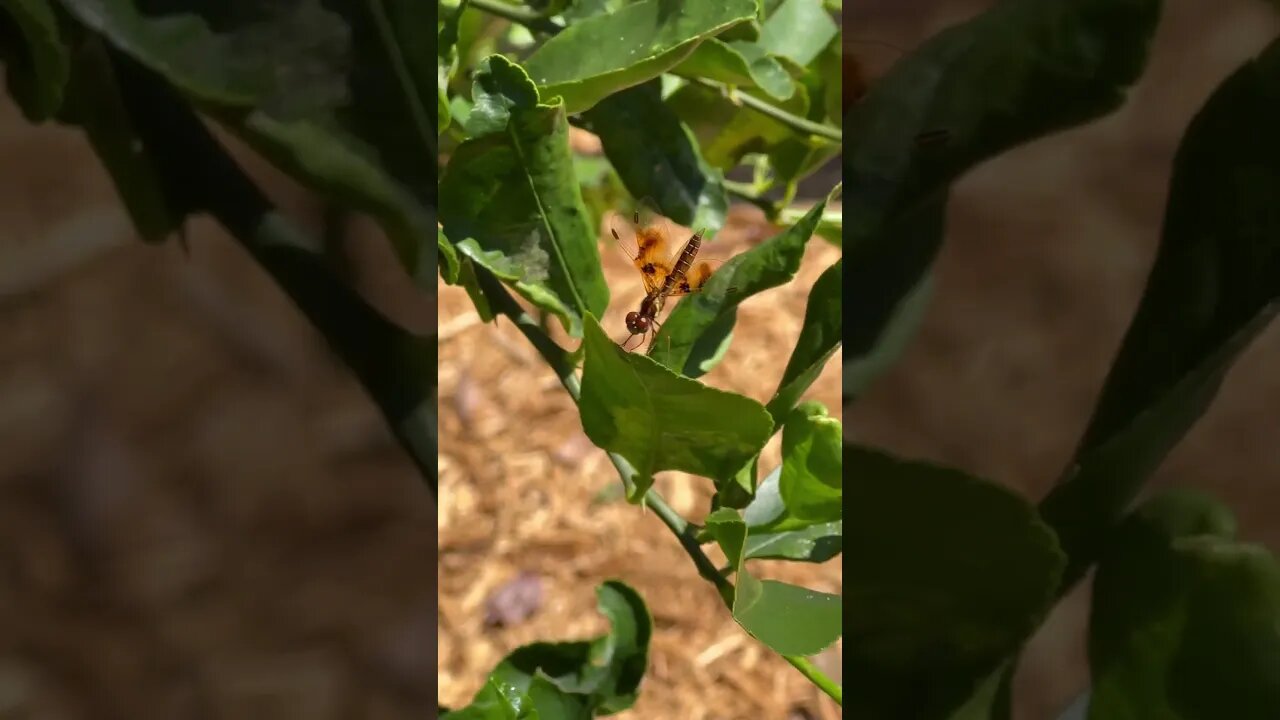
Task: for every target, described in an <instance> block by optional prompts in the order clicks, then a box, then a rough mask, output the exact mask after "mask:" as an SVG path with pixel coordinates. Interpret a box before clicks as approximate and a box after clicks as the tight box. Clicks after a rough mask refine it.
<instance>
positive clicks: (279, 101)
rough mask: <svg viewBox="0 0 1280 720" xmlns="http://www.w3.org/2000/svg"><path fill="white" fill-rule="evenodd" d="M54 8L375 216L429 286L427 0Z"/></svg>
mask: <svg viewBox="0 0 1280 720" xmlns="http://www.w3.org/2000/svg"><path fill="white" fill-rule="evenodd" d="M62 4H63V5H64V6H65V7H66V8H67V9H68V10H69V11H70V12H71V14H72V15H73V16H75V18H76V19H78V20H79V21H80V22H82V23H84V24H85V25H86V26H88V27H90V28H92V29H94V30H96V31H97V32H99V33H101V34H102V35H103V36H104V37H105V38H106V39H107V40H108V41H109V42H110V43H111V44H112V45H114V46H115V47H116V48H118V49H120V50H121V51H123V52H125V53H127V54H129V55H130V56H132V57H133V58H135V59H136V60H138V61H139V62H141V63H142V64H143V65H145V66H146V67H148V68H150V69H152V70H153V71H155V72H157V73H160V74H161V75H163V76H164V77H165V78H166V79H167V80H168V81H169V82H171V83H172V84H173V85H174V86H175V87H177V88H178V89H179V90H180V91H181V92H182V93H184V94H185V95H187V96H188V97H189V98H191V99H192V100H194V101H195V102H196V103H197V104H198V105H199V106H200V108H201V109H202V110H204V111H206V112H207V113H208V114H210V115H211V116H213V117H214V118H216V119H217V120H219V121H220V122H222V123H223V124H224V125H226V126H227V127H229V128H230V129H232V130H233V131H234V132H235V133H236V134H238V135H240V136H241V137H243V138H244V139H245V140H246V141H248V142H249V143H250V144H251V145H252V146H253V147H254V148H255V149H256V150H258V151H259V152H261V153H263V154H264V155H265V156H267V157H268V158H269V159H270V160H271V161H272V162H274V163H275V164H276V165H277V166H279V167H280V168H282V169H284V170H285V171H287V172H289V173H290V174H291V175H293V176H294V177H295V178H297V179H299V180H300V181H302V182H303V183H305V184H306V185H308V186H309V187H311V188H313V189H315V190H317V191H318V192H321V193H323V194H324V195H325V196H326V197H327V198H329V199H331V200H333V201H335V202H339V203H341V204H343V205H344V206H348V207H353V208H356V209H359V210H363V211H366V212H369V213H371V214H372V215H374V216H375V217H376V218H377V219H378V220H379V221H380V223H381V224H382V227H383V228H384V230H385V231H386V232H387V235H388V236H389V237H390V238H391V240H392V241H393V243H394V244H395V246H396V249H397V251H398V253H399V255H400V259H401V261H402V262H403V263H404V266H405V268H406V269H408V270H409V271H411V274H413V276H414V277H415V279H416V280H417V281H418V282H419V284H424V283H427V282H431V283H434V282H435V280H434V278H435V274H436V270H435V266H436V262H437V257H436V245H433V244H431V242H430V240H429V238H430V229H431V225H432V224H434V223H433V217H432V216H433V214H434V207H435V191H436V179H435V167H434V164H433V163H432V161H431V158H433V157H434V156H435V150H436V145H435V142H436V140H435V138H436V135H435V133H434V128H432V127H431V113H432V110H431V107H430V106H429V105H428V101H429V99H430V96H429V95H427V94H426V92H427V88H429V87H431V83H434V82H435V74H436V71H435V69H434V67H433V66H432V64H431V62H430V57H431V55H433V54H434V53H433V52H432V48H433V47H434V45H433V43H434V42H435V40H436V37H435V30H434V27H435V26H434V23H433V18H434V10H433V8H432V7H431V6H430V4H429V3H423V2H418V1H417V0H388V1H387V2H381V3H354V4H344V5H341V6H340V7H339V8H337V9H336V10H334V9H329V7H328V6H325V5H322V4H321V3H320V0H293V1H292V2H285V3H261V2H257V1H256V0H230V1H229V0H221V1H219V2H214V0H193V1H192V2H189V3H186V4H185V6H186V8H187V11H186V12H169V13H162V12H148V13H146V14H144V13H142V12H140V11H139V10H138V9H137V7H136V6H135V5H134V4H133V3H131V2H128V0H62Z"/></svg>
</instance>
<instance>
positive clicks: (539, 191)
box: [440, 55, 609, 337]
mask: <svg viewBox="0 0 1280 720" xmlns="http://www.w3.org/2000/svg"><path fill="white" fill-rule="evenodd" d="M476 75H477V78H476V85H477V87H481V86H483V87H486V88H488V89H489V90H490V91H492V90H495V89H497V88H507V89H511V92H512V95H510V96H507V95H503V96H501V99H497V98H496V97H495V98H491V99H488V100H485V101H484V102H485V104H486V105H487V106H488V107H489V110H486V111H485V112H486V114H487V115H488V116H489V117H490V118H492V117H494V116H495V115H497V114H502V113H506V114H507V115H508V119H507V122H506V124H505V129H503V130H502V131H492V132H489V133H488V134H486V135H484V136H482V137H479V138H475V139H471V140H467V141H466V142H464V143H462V144H461V145H459V146H458V148H457V149H456V150H455V151H454V153H453V156H452V157H451V158H450V160H449V165H448V167H447V168H445V172H444V176H443V177H442V178H441V179H440V199H441V207H440V221H441V223H442V224H443V225H444V232H445V235H447V236H448V237H449V239H450V240H451V241H453V244H454V246H455V247H457V249H458V251H459V252H461V253H462V254H464V255H466V256H467V257H468V258H470V259H471V260H472V261H473V262H475V263H477V264H478V265H480V266H482V267H484V268H486V269H488V270H490V271H491V272H493V273H494V274H495V275H497V276H498V277H499V278H501V279H502V280H504V281H505V282H507V283H508V284H509V285H511V286H512V287H514V288H515V290H516V291H517V292H519V293H520V294H521V295H522V296H524V297H525V298H527V299H528V300H529V301H530V302H532V303H534V304H535V305H537V306H538V307H540V308H542V309H544V310H547V311H548V312H551V313H554V314H555V315H556V316H557V317H559V318H560V320H561V322H562V323H563V324H564V326H565V329H566V330H568V332H569V333H570V334H571V335H573V336H575V337H577V336H580V335H581V333H582V329H581V328H582V315H583V313H584V312H592V313H600V312H602V311H603V310H604V308H605V306H607V305H608V302H609V289H608V286H606V285H605V281H604V274H603V271H602V270H601V265H600V250H599V246H598V244H597V242H596V234H595V232H593V231H592V229H591V227H590V226H589V225H588V224H587V215H586V207H585V206H584V205H583V203H582V195H581V194H580V192H579V190H578V185H577V183H576V182H575V171H574V167H573V156H572V154H571V153H570V152H569V139H568V129H569V126H568V122H567V121H566V119H565V114H564V108H563V106H561V105H560V103H559V101H556V102H555V103H553V104H550V105H546V104H538V103H537V95H536V94H534V95H532V96H531V95H529V94H527V93H528V92H532V91H533V88H532V85H529V84H528V82H527V79H526V80H525V81H524V82H520V81H518V80H515V79H513V78H514V77H515V76H516V75H521V76H522V75H523V73H522V71H521V70H520V68H519V66H516V65H513V64H511V62H510V61H508V60H507V59H506V58H504V57H502V56H501V55H494V56H491V57H489V58H488V59H487V60H486V61H485V62H483V63H482V64H481V66H480V69H479V70H478V71H477V73H476ZM490 75H492V76H493V78H490V77H489V76H490ZM478 92H479V91H478ZM495 108H501V109H500V110H495ZM480 113H481V110H480V109H479V105H477V109H476V110H475V111H474V112H472V119H473V120H474V119H475V118H476V117H477V116H478V115H479V114H480ZM471 124H472V125H473V126H474V125H475V124H476V123H475V122H473V123H471Z"/></svg>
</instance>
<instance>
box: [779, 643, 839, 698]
mask: <svg viewBox="0 0 1280 720" xmlns="http://www.w3.org/2000/svg"><path fill="white" fill-rule="evenodd" d="M782 659H783V660H786V661H787V662H789V663H791V667H793V668H795V669H797V670H799V671H800V674H801V675H804V676H805V677H806V678H808V679H809V682H811V683H813V684H814V685H817V686H818V689H819V690H821V691H822V692H824V693H826V694H827V695H830V696H831V699H832V700H835V701H836V704H837V705H839V706H840V707H844V691H843V688H841V687H840V684H839V683H837V682H836V681H834V680H832V679H831V678H829V677H827V676H826V674H825V673H823V672H822V671H821V670H819V669H818V668H817V666H816V665H814V664H813V663H812V662H811V661H810V660H809V658H806V657H801V656H799V655H783V656H782Z"/></svg>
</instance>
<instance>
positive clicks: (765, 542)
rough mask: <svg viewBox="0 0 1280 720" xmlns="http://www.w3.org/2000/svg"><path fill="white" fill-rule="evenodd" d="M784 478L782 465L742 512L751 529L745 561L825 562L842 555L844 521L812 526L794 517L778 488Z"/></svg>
mask: <svg viewBox="0 0 1280 720" xmlns="http://www.w3.org/2000/svg"><path fill="white" fill-rule="evenodd" d="M781 476H782V466H781V465H779V466H778V467H777V468H775V469H774V471H773V472H771V473H769V475H768V476H767V477H766V478H765V479H764V481H763V482H761V483H760V485H759V487H757V488H756V494H755V497H754V498H752V499H751V503H750V504H749V505H747V507H746V508H745V509H744V510H743V511H742V519H743V520H744V521H745V522H746V523H747V530H748V534H747V543H746V558H747V559H751V558H774V559H780V560H797V561H803V562H826V561H827V560H830V559H831V558H833V557H835V556H836V555H839V554H840V551H841V549H842V547H843V534H844V522H843V521H841V520H835V521H832V522H819V523H810V522H807V521H804V520H800V519H797V518H795V517H793V516H791V514H790V513H788V512H787V508H786V506H785V505H784V504H783V502H782V493H781V492H780V491H779V489H778V479H779V478H780V477H781Z"/></svg>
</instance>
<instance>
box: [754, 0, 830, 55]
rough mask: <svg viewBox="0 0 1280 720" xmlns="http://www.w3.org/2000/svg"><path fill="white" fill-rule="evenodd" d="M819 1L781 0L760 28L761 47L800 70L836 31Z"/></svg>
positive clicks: (820, 50)
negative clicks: (797, 66) (785, 59)
mask: <svg viewBox="0 0 1280 720" xmlns="http://www.w3.org/2000/svg"><path fill="white" fill-rule="evenodd" d="M839 29H840V28H839V27H838V26H836V23H835V21H834V20H832V19H831V15H830V14H829V13H828V12H827V10H826V8H824V7H822V0H784V2H782V3H781V4H780V5H778V8H777V9H776V10H774V11H773V12H772V14H770V15H769V18H768V19H767V20H765V21H764V24H763V25H761V27H760V47H762V48H764V49H765V50H766V51H768V52H770V53H772V54H774V55H781V56H783V57H785V58H787V59H789V60H791V61H793V62H795V64H796V65H799V66H801V67H803V66H805V65H808V64H809V63H810V62H811V61H812V60H813V59H814V58H816V57H817V56H818V53H821V52H822V49H823V48H824V47H826V46H827V43H829V42H831V39H832V38H834V37H835V36H836V33H837V32H839Z"/></svg>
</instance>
